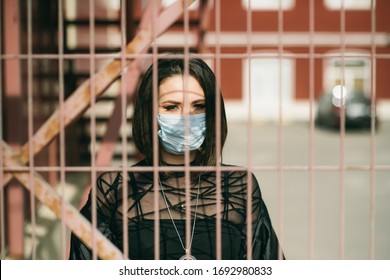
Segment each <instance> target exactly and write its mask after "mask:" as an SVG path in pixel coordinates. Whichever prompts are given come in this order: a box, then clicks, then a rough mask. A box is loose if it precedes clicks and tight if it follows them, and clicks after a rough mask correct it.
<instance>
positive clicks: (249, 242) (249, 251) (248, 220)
mask: <svg viewBox="0 0 390 280" xmlns="http://www.w3.org/2000/svg"><path fill="white" fill-rule="evenodd" d="M251 2H252V1H248V7H247V10H246V19H247V20H246V39H247V48H246V51H247V60H248V61H247V67H248V77H247V79H248V93H249V95H248V123H247V129H248V132H247V137H248V139H247V149H246V155H247V184H248V186H247V201H246V242H247V244H246V251H247V259H248V260H251V259H252V258H253V256H252V238H253V236H252V189H253V178H252V170H253V151H252V149H253V122H252V3H251Z"/></svg>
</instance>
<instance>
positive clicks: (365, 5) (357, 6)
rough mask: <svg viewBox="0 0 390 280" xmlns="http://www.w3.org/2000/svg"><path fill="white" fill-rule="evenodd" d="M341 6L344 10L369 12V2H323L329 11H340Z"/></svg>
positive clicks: (326, 0) (353, 0) (346, 0)
mask: <svg viewBox="0 0 390 280" xmlns="http://www.w3.org/2000/svg"><path fill="white" fill-rule="evenodd" d="M343 1H344V4H343ZM342 4H343V5H344V9H346V10H369V9H370V8H371V0H325V6H326V7H327V8H328V9H330V10H340V9H341V7H342V6H343V5H342Z"/></svg>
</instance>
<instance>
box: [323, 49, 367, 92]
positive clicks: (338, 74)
mask: <svg viewBox="0 0 390 280" xmlns="http://www.w3.org/2000/svg"><path fill="white" fill-rule="evenodd" d="M324 75H325V76H324V82H325V84H324V89H325V91H326V92H330V91H332V89H333V88H334V87H335V86H337V85H341V84H344V86H345V88H346V90H347V92H363V93H364V94H365V95H367V96H369V94H370V90H371V78H370V77H371V61H370V59H369V58H367V57H363V55H362V54H356V53H355V54H351V53H349V54H345V57H344V59H343V60H342V59H341V57H333V58H328V59H326V60H325V71H324ZM343 81H344V82H343Z"/></svg>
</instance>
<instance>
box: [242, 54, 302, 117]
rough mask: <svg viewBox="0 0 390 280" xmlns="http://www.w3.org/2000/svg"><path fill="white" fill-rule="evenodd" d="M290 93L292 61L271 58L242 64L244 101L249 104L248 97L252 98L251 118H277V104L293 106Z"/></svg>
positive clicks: (292, 74) (292, 80) (291, 90)
mask: <svg viewBox="0 0 390 280" xmlns="http://www.w3.org/2000/svg"><path fill="white" fill-rule="evenodd" d="M280 67H281V71H280ZM249 69H250V71H249ZM293 89H294V61H293V60H292V59H286V58H282V59H279V58H271V57H270V58H253V59H251V60H246V61H245V63H244V94H245V96H244V100H245V102H247V103H248V104H249V97H250V98H251V100H250V103H251V106H252V112H253V115H254V116H256V115H258V116H261V117H266V118H268V117H270V118H272V119H275V118H277V116H278V111H279V110H278V108H279V104H280V103H281V104H282V106H286V105H287V106H288V105H290V104H291V103H292V100H293V93H294V91H293ZM280 97H281V98H280Z"/></svg>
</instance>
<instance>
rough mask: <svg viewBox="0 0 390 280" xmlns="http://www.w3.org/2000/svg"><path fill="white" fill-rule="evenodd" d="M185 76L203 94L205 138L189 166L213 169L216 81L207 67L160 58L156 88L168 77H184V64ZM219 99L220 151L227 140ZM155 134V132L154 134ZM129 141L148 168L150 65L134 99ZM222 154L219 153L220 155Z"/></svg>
mask: <svg viewBox="0 0 390 280" xmlns="http://www.w3.org/2000/svg"><path fill="white" fill-rule="evenodd" d="M187 62H188V73H189V75H191V76H192V77H194V78H195V79H196V80H197V81H198V82H199V84H200V86H201V87H202V89H203V91H204V94H205V103H206V104H205V106H206V137H205V141H204V142H203V144H202V146H201V148H200V150H199V153H198V155H197V157H196V159H195V160H194V162H193V163H192V164H194V165H200V166H214V165H215V164H216V161H217V159H216V109H215V103H216V78H215V75H214V73H213V71H212V70H211V69H210V67H209V66H208V65H207V64H206V63H205V62H204V61H203V60H202V59H199V58H189V59H188V60H187V61H185V60H184V59H181V58H179V59H178V58H160V59H159V60H158V62H157V64H158V86H160V84H161V83H162V82H163V81H164V80H166V79H167V78H169V77H172V76H177V75H184V73H185V70H184V67H185V63H187ZM218 94H219V96H220V98H221V102H220V104H221V107H220V109H221V110H220V112H221V117H220V120H221V126H220V127H221V134H220V135H221V150H222V147H223V145H224V143H225V140H226V136H227V130H228V129H227V122H226V115H225V106H224V102H223V98H222V94H221V92H220V90H218ZM155 133H157V132H155ZM133 138H134V143H135V145H136V147H137V149H138V150H139V151H140V152H141V153H142V154H143V155H144V156H145V159H146V160H147V161H148V163H149V164H151V163H152V162H153V65H152V66H150V67H149V69H148V70H147V71H146V73H145V74H144V76H143V78H142V80H141V82H140V85H139V87H138V91H137V93H136V96H135V104H134V116H133ZM221 152H222V151H221Z"/></svg>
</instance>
